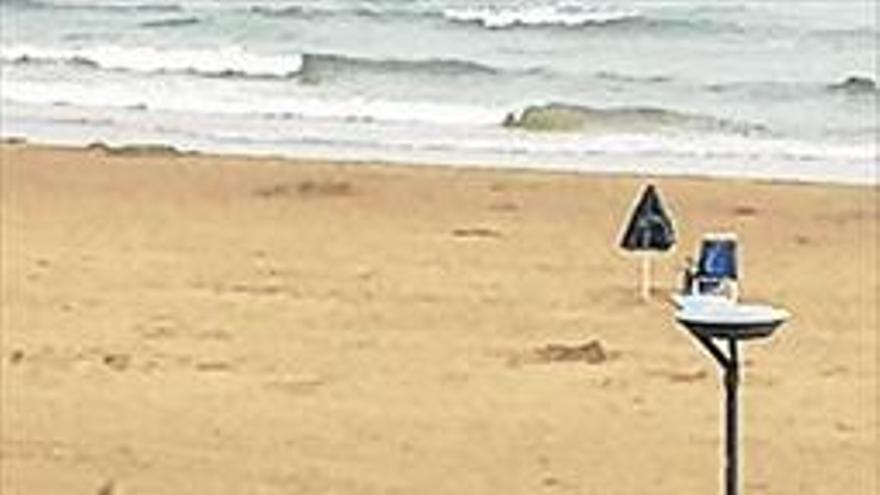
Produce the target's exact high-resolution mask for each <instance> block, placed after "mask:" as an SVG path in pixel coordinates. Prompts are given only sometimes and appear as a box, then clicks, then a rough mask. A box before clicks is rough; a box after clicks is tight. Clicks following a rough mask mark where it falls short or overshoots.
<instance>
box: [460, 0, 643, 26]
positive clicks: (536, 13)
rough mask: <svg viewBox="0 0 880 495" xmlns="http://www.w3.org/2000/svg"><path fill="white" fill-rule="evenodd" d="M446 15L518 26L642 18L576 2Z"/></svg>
mask: <svg viewBox="0 0 880 495" xmlns="http://www.w3.org/2000/svg"><path fill="white" fill-rule="evenodd" d="M443 17H445V18H446V19H448V20H450V21H453V22H463V23H472V24H477V25H480V26H482V27H485V28H490V29H503V28H509V27H516V26H563V27H579V26H587V25H603V24H612V23H617V22H624V21H628V20H633V19H640V18H642V13H640V12H638V11H635V10H619V9H612V8H603V7H596V6H593V7H585V6H580V5H575V4H561V5H539V6H532V7H507V8H502V7H494V6H482V7H468V8H462V9H447V10H444V11H443Z"/></svg>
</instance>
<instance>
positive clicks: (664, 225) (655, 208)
mask: <svg viewBox="0 0 880 495" xmlns="http://www.w3.org/2000/svg"><path fill="white" fill-rule="evenodd" d="M673 244H675V230H674V228H673V226H672V220H671V219H670V218H669V216H668V215H667V214H666V210H664V208H663V204H662V203H661V202H660V196H659V195H658V194H657V189H656V188H655V187H654V185H653V184H649V185H648V186H647V187H645V189H644V191H643V192H642V196H641V198H640V199H639V202H638V204H636V207H635V209H634V210H633V212H632V216H631V217H630V220H629V224H627V227H626V230H625V231H624V233H623V238H622V239H621V240H620V247H621V248H623V249H626V250H627V251H666V250H668V249H669V248H671V247H672V245H673Z"/></svg>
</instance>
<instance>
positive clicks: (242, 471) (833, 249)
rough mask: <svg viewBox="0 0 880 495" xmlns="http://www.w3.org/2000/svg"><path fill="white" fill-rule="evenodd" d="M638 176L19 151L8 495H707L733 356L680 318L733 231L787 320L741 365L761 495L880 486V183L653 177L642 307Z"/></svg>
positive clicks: (850, 494) (9, 149)
mask: <svg viewBox="0 0 880 495" xmlns="http://www.w3.org/2000/svg"><path fill="white" fill-rule="evenodd" d="M642 183H643V179H637V178H609V177H599V176H578V175H570V174H548V173H530V172H498V171H489V170H463V169H443V168H429V167H390V166H381V165H355V164H326V163H325V164H320V163H306V162H287V163H285V162H282V161H280V160H269V159H265V160H264V159H251V158H239V157H212V156H197V155H188V156H177V155H174V154H171V153H167V152H166V150H161V149H155V150H148V152H145V153H111V152H108V150H107V149H93V150H73V149H59V148H48V147H36V146H29V145H22V144H9V143H7V144H5V145H4V146H3V147H2V289H3V292H2V305H3V307H2V369H0V370H2V444H0V447H2V451H0V453H2V461H0V462H2V464H0V467H2V485H0V491H2V493H3V494H4V495H6V494H8V495H40V494H65V495H71V494H85V495H92V494H103V495H109V494H114V495H129V494H150V495H163V494H212V495H221V494H235V495H243V494H352V495H361V494H380V493H381V494H418V495H422V494H425V495H430V494H449V495H468V494H511V495H513V494H543V493H548V494H550V493H554V494H555V493H560V494H568V493H571V494H596V495H616V494H632V495H645V494H675V495H682V494H684V495H688V494H694V495H705V494H711V493H716V492H717V491H718V487H719V474H720V472H719V462H720V438H719V437H720V421H719V412H720V411H719V408H720V397H721V396H720V390H719V385H718V381H717V379H716V376H715V373H716V371H715V366H714V363H713V362H712V361H711V360H710V358H709V357H708V356H707V355H705V354H704V353H703V352H702V351H701V350H700V349H699V348H698V347H697V346H696V345H695V344H694V342H693V341H692V339H690V338H689V337H688V335H686V334H685V333H684V332H683V331H682V330H681V329H679V328H678V327H677V326H676V325H675V324H674V323H673V321H672V318H671V313H672V311H671V308H670V306H669V305H668V304H667V303H666V302H665V300H664V299H665V297H666V295H667V294H668V292H669V291H670V290H671V289H672V288H673V287H674V285H675V280H676V275H675V273H676V270H677V268H678V266H679V265H680V263H681V260H682V259H683V258H684V256H685V255H688V254H691V252H692V251H693V248H694V247H695V245H696V242H697V239H698V238H699V235H700V234H701V233H703V232H706V231H712V230H734V231H736V232H738V233H739V235H740V238H741V240H742V242H743V262H744V265H745V269H744V272H745V273H744V275H745V281H744V283H743V292H744V295H745V297H746V298H748V299H757V300H767V301H772V302H778V303H781V304H783V305H785V306H786V307H788V308H789V309H790V310H791V311H792V312H793V313H794V315H795V317H794V320H793V321H792V322H791V323H789V324H788V325H786V326H785V327H784V328H783V330H782V331H781V332H780V333H779V334H778V335H777V336H775V337H774V338H773V339H772V340H770V341H767V342H762V343H757V344H754V345H750V346H749V347H748V349H746V352H745V354H746V357H747V367H746V370H745V377H744V389H743V392H744V393H743V407H744V408H745V411H744V413H743V416H744V421H745V431H744V439H743V443H744V446H743V450H744V456H745V467H744V477H745V488H746V493H748V494H750V495H760V494H772V495H809V494H817V495H828V494H847V495H873V494H876V493H878V492H880V487H878V482H877V470H876V466H875V462H876V461H877V458H878V443H877V434H878V424H877V405H878V402H877V400H878V395H877V385H878V383H877V381H878V380H877V372H878V369H877V360H878V340H877V332H878V328H877V327H878V325H877V307H878V297H880V296H878V282H877V280H878V276H877V273H878V266H877V249H878V246H877V242H878V238H877V235H878V190H877V188H872V187H838V186H823V185H796V184H781V183H750V182H744V181H742V182H739V181H710V180H696V179H656V183H657V184H658V185H659V187H660V190H661V192H662V194H663V196H664V198H665V199H666V201H667V204H668V207H669V208H670V209H671V210H672V212H673V214H674V216H675V218H676V220H677V225H678V228H679V233H680V241H681V242H680V243H679V246H678V249H677V252H675V253H673V254H671V255H669V256H667V257H665V258H663V260H662V261H658V263H657V268H656V271H655V273H656V275H657V278H658V281H659V283H658V290H657V293H656V295H655V300H654V302H652V303H649V304H642V303H640V302H639V301H638V296H637V290H636V287H635V282H636V281H637V276H638V268H639V266H638V263H637V262H636V261H634V260H632V259H629V258H627V257H626V256H624V255H622V254H621V253H620V252H619V251H618V250H617V249H616V248H615V242H616V237H617V235H618V231H619V228H620V225H621V223H622V221H623V219H624V216H625V215H626V213H627V210H628V209H629V207H630V204H631V201H632V200H633V196H634V195H635V194H636V192H637V190H638V188H639V187H640V184H642ZM591 342H594V344H592V345H589V346H587V347H586V348H585V349H583V352H580V353H579V352H565V348H564V347H562V346H582V345H585V344H590V343H591ZM596 343H597V344H596ZM548 346H549V347H548Z"/></svg>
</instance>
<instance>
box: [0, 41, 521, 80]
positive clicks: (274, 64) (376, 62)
mask: <svg viewBox="0 0 880 495" xmlns="http://www.w3.org/2000/svg"><path fill="white" fill-rule="evenodd" d="M2 60H3V61H4V62H5V63H15V64H67V65H75V66H80V67H88V68H91V69H102V70H111V71H128V72H142V73H160V74H162V73H186V74H191V75H196V76H203V77H211V78H218V77H220V78H229V79H298V80H300V81H301V82H304V83H309V84H316V83H320V82H322V81H324V80H327V79H331V78H333V77H336V76H340V75H346V74H354V73H375V74H400V75H407V74H409V75H413V76H416V75H424V76H427V77H433V76H439V77H461V76H491V75H499V74H501V73H502V72H504V71H503V70H501V69H498V68H495V67H491V66H488V65H484V64H480V63H477V62H472V61H468V60H457V59H442V58H438V59H424V60H419V59H416V60H403V59H373V58H364V57H356V56H347V55H337V54H323V53H306V54H302V55H288V56H281V55H264V54H255V53H251V52H247V51H245V50H243V49H241V48H237V47H230V48H225V49H218V50H162V49H158V48H150V47H130V48H122V47H111V46H104V47H92V48H88V49H86V48H84V49H49V48H37V47H23V46H16V47H4V49H3V52H2Z"/></svg>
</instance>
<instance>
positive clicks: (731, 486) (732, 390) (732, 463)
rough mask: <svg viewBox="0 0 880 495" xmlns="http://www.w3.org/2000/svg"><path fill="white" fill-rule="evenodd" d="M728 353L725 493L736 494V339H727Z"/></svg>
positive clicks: (728, 494) (725, 386)
mask: <svg viewBox="0 0 880 495" xmlns="http://www.w3.org/2000/svg"><path fill="white" fill-rule="evenodd" d="M727 342H728V344H729V346H730V353H729V354H728V359H727V366H725V368H724V388H725V391H726V395H727V425H726V426H727V428H726V429H727V431H726V435H727V438H726V442H725V454H726V457H727V466H726V469H725V490H724V493H725V494H726V495H737V491H738V490H737V489H738V486H739V484H738V481H737V477H738V468H739V463H738V457H739V456H738V453H739V452H738V450H739V449H738V445H737V444H738V435H739V431H738V425H737V423H738V421H737V419H738V418H737V388H738V387H739V355H738V352H737V343H736V339H728V341H727Z"/></svg>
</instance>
